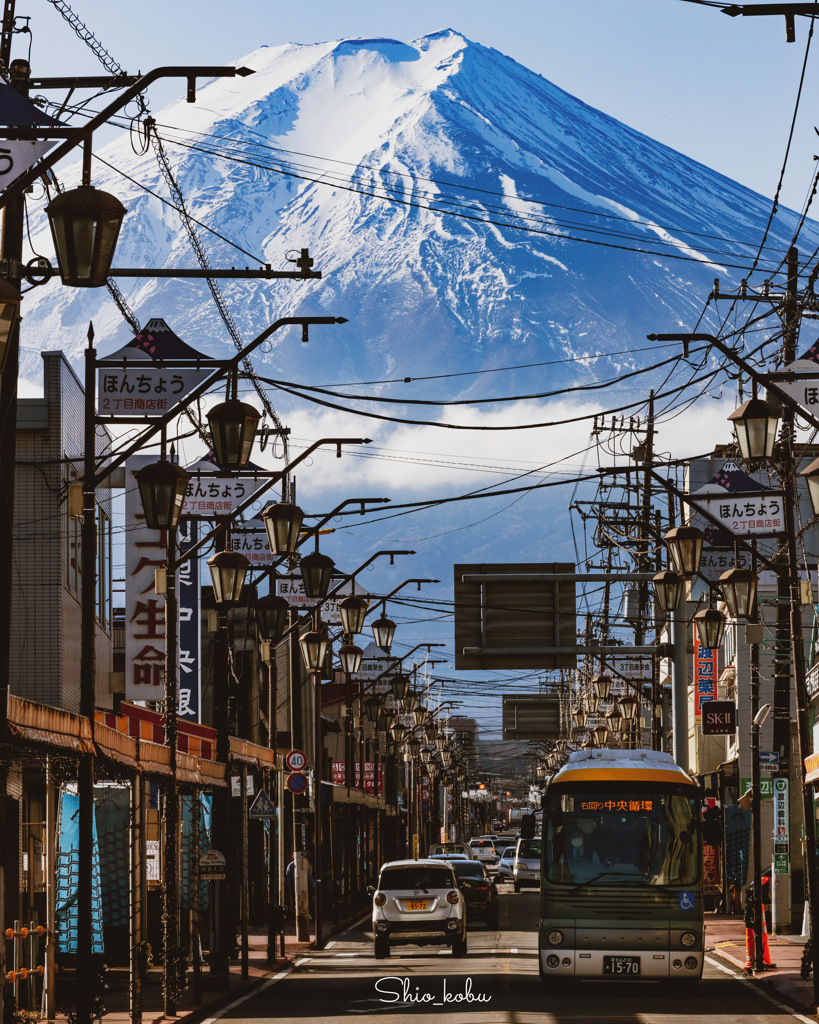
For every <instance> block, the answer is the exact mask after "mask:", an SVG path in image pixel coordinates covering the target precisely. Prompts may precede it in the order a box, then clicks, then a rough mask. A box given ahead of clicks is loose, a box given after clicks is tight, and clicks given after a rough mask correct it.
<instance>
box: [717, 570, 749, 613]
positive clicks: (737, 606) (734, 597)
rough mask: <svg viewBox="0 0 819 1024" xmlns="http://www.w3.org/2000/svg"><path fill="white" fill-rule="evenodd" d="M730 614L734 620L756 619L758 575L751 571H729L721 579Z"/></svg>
mask: <svg viewBox="0 0 819 1024" xmlns="http://www.w3.org/2000/svg"><path fill="white" fill-rule="evenodd" d="M719 585H720V588H721V590H722V594H723V597H724V598H725V603H726V605H727V606H728V614H729V615H730V616H731V618H732V619H753V618H755V617H756V590H757V575H756V573H755V572H751V570H750V569H729V570H728V571H727V572H724V573H723V574H722V575H721V576H720V578H719Z"/></svg>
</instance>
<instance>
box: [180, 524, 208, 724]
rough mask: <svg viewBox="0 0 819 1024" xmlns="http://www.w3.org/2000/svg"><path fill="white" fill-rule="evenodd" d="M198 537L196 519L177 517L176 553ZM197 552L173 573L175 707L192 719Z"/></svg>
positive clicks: (196, 692) (195, 706)
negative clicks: (176, 648) (176, 616)
mask: <svg viewBox="0 0 819 1024" xmlns="http://www.w3.org/2000/svg"><path fill="white" fill-rule="evenodd" d="M198 540H199V521H198V520H196V519H180V521H179V529H178V530H177V532H176V543H177V549H178V552H179V555H180V556H184V554H185V552H186V551H187V550H188V549H189V548H192V547H193V546H194V544H196V542H197V541H198ZM200 569H201V566H200V562H199V557H198V555H194V556H193V558H189V559H188V560H187V561H185V562H182V564H181V565H180V566H179V571H178V572H177V574H176V594H177V603H178V606H179V626H178V629H179V658H178V673H179V674H178V676H177V679H178V680H179V709H178V712H177V714H178V715H179V717H180V718H187V719H190V720H192V721H195V722H200V721H201V720H202V697H201V692H202V689H201V688H202V664H201V654H200V652H201V650H202V647H201V643H202V609H201V604H202V601H201V598H202V588H201V585H200Z"/></svg>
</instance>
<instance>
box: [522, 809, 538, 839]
mask: <svg viewBox="0 0 819 1024" xmlns="http://www.w3.org/2000/svg"><path fill="white" fill-rule="evenodd" d="M520 838H521V839H534V838H535V816H534V814H524V815H523V817H522V818H521V819H520Z"/></svg>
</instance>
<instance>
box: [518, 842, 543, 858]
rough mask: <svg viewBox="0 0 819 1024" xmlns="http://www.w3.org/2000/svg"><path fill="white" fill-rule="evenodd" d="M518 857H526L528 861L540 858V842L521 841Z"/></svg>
mask: <svg viewBox="0 0 819 1024" xmlns="http://www.w3.org/2000/svg"><path fill="white" fill-rule="evenodd" d="M518 857H525V858H526V859H527V860H528V859H529V858H531V857H536V858H540V840H539V839H521V841H520V846H519V847H518Z"/></svg>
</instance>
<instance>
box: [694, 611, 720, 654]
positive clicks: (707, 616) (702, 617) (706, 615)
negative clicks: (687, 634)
mask: <svg viewBox="0 0 819 1024" xmlns="http://www.w3.org/2000/svg"><path fill="white" fill-rule="evenodd" d="M694 625H695V626H696V627H697V636H698V637H699V641H700V646H702V647H704V648H706V650H709V651H713V650H716V649H717V648H718V647H719V646H720V644H721V643H722V638H723V636H724V635H725V625H726V623H725V616H724V615H723V614H722V612H720V611H717V609H716V608H703V609H702V610H701V611H698V612H697V614H696V615H695V616H694Z"/></svg>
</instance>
